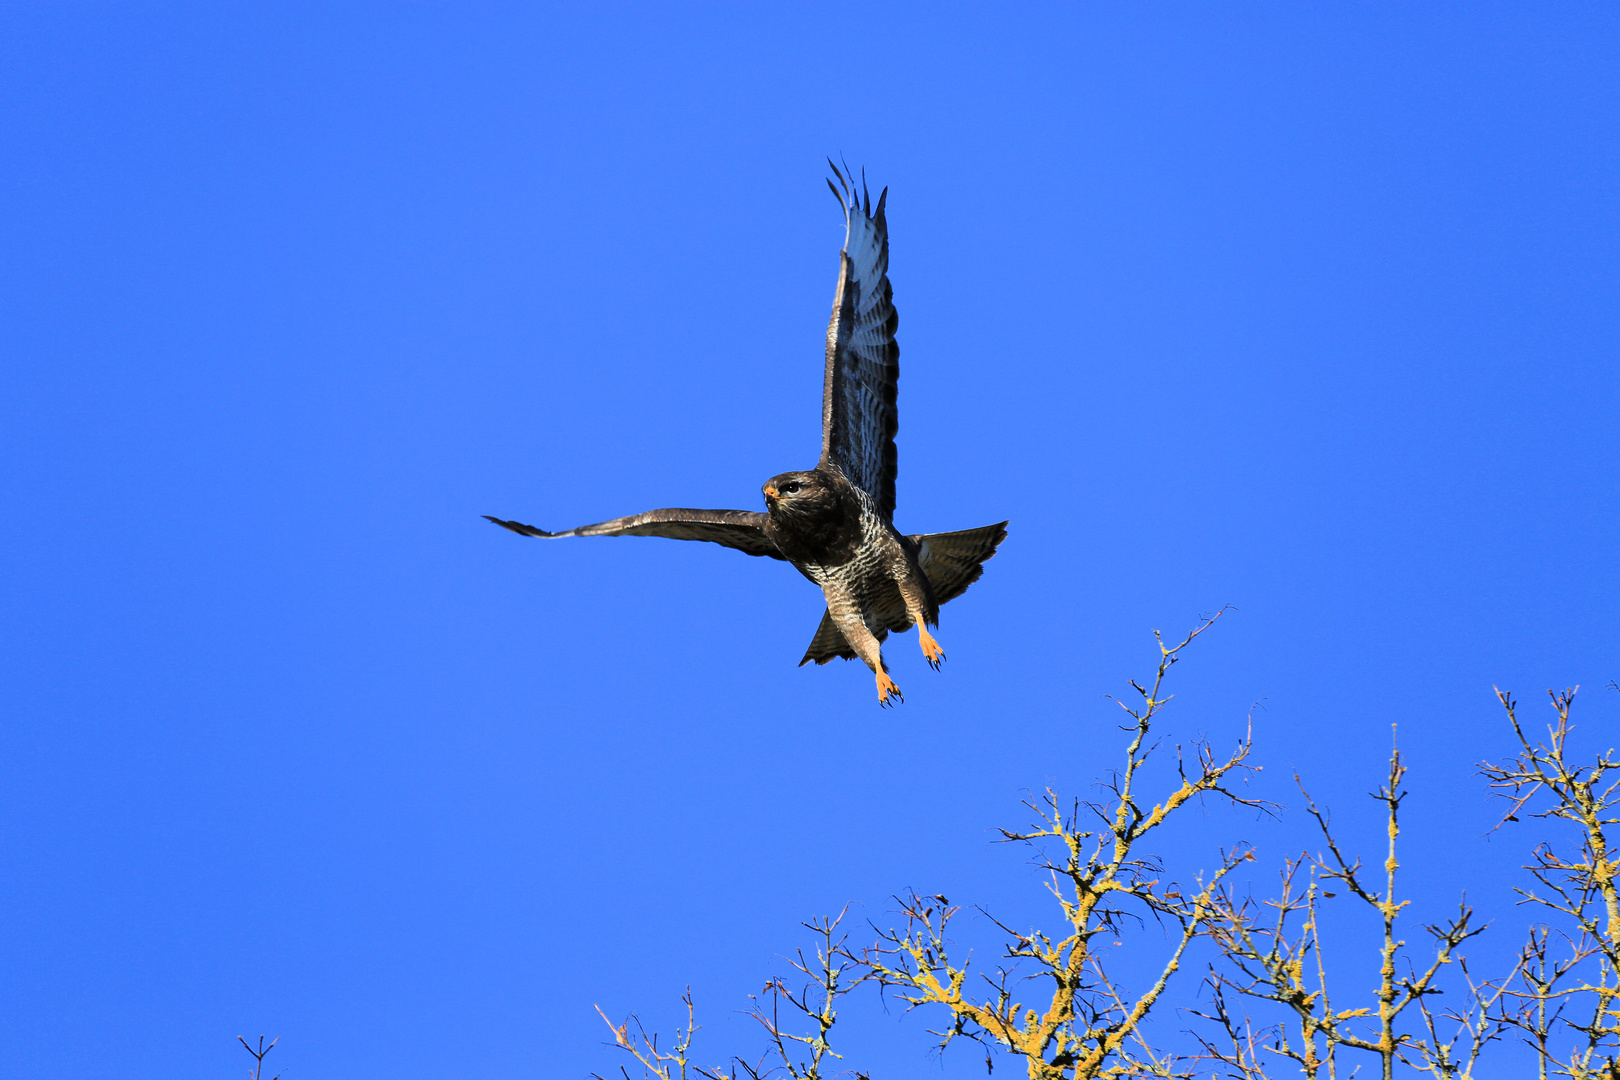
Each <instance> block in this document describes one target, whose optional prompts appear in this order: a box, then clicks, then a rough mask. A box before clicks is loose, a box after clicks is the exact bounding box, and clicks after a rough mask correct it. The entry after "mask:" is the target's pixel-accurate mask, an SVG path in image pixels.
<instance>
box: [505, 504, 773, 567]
mask: <svg viewBox="0 0 1620 1080" xmlns="http://www.w3.org/2000/svg"><path fill="white" fill-rule="evenodd" d="M484 516H485V517H486V518H489V520H490V521H493V522H494V523H495V524H497V525H499V526H501V527H502V528H506V529H511V530H512V531H513V532H515V533H517V534H518V535H519V536H538V537H541V538H543V539H546V540H555V539H557V538H559V537H563V536H663V537H667V538H669V539H671V540H706V541H708V542H709V543H711V544H721V545H723V546H725V547H728V548H736V549H737V550H738V551H741V552H744V553H745V554H748V555H764V556H767V557H769V558H772V559H780V558H782V557H783V556H782V553H781V552H780V551H778V550H777V547H776V545H775V544H773V543H771V540H770V537H768V536H766V535H765V529H764V524H765V515H764V514H757V513H755V512H753V511H752V510H685V509H680V508H671V509H667V510H648V511H647V512H646V513H645V514H632V515H630V516H629V517H622V518H614V519H613V520H612V521H603V522H599V523H597V524H595V525H581V526H580V527H579V528H577V529H567V530H564V531H563V532H546V531H545V530H544V529H537V528H535V527H534V526H533V525H525V524H523V523H522V522H521V521H502V520H501V519H500V518H498V517H490V516H489V515H488V514H485V515H484Z"/></svg>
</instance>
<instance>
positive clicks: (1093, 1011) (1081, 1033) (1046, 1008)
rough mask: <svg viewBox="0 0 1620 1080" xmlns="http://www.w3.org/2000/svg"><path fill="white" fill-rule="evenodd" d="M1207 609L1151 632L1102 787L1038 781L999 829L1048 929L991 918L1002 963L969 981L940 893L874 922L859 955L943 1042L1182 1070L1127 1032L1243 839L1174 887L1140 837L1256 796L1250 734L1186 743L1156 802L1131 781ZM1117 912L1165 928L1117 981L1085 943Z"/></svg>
mask: <svg viewBox="0 0 1620 1080" xmlns="http://www.w3.org/2000/svg"><path fill="white" fill-rule="evenodd" d="M1217 618H1218V616H1217ZM1214 621H1215V620H1214V619H1213V618H1212V619H1210V620H1207V621H1206V622H1204V623H1203V624H1202V625H1200V626H1199V627H1198V628H1197V629H1196V630H1194V631H1193V632H1192V633H1190V634H1189V635H1187V637H1186V638H1184V639H1183V640H1182V641H1181V642H1180V643H1179V644H1176V645H1167V644H1165V642H1164V641H1163V639H1162V638H1159V637H1158V635H1157V634H1156V635H1155V638H1156V639H1157V640H1158V644H1159V663H1158V669H1157V672H1156V674H1155V676H1154V678H1153V680H1152V684H1151V687H1148V688H1144V687H1143V686H1141V685H1140V684H1138V683H1135V682H1133V683H1132V684H1131V685H1132V687H1133V688H1134V689H1135V691H1136V693H1137V695H1138V697H1139V699H1140V700H1139V701H1138V702H1136V703H1135V704H1127V703H1125V702H1121V703H1120V705H1121V707H1122V708H1123V709H1124V710H1125V712H1126V714H1127V715H1128V716H1129V717H1130V719H1129V721H1128V722H1127V723H1126V724H1125V730H1126V732H1127V733H1128V734H1129V736H1130V739H1129V743H1128V746H1127V747H1126V752H1125V760H1124V764H1123V768H1122V769H1121V770H1120V771H1119V772H1118V773H1116V774H1115V775H1114V776H1113V778H1112V780H1111V781H1110V782H1109V783H1108V785H1107V787H1108V789H1109V791H1110V793H1111V798H1108V799H1106V800H1104V801H1102V802H1084V801H1075V802H1073V803H1072V804H1070V803H1065V802H1064V801H1063V800H1062V799H1061V798H1060V796H1059V795H1058V794H1057V792H1056V791H1054V790H1052V789H1051V788H1048V789H1047V790H1046V791H1045V793H1044V794H1043V795H1042V796H1041V797H1040V798H1038V799H1034V798H1032V799H1030V800H1029V801H1028V803H1027V804H1026V805H1028V807H1029V809H1030V810H1031V811H1032V812H1033V813H1034V815H1035V818H1036V821H1035V823H1034V824H1033V825H1032V826H1031V827H1029V828H1027V829H1024V830H1003V833H1002V836H1003V838H1004V839H1005V840H1007V841H1016V842H1019V843H1024V844H1028V845H1030V847H1031V848H1033V849H1034V850H1035V851H1036V852H1037V853H1038V855H1037V859H1038V862H1037V865H1039V866H1040V867H1041V868H1042V869H1044V870H1045V871H1046V872H1047V875H1048V880H1047V890H1048V891H1049V892H1050V894H1051V896H1052V897H1053V899H1054V900H1055V901H1056V903H1057V905H1058V907H1059V909H1060V910H1061V912H1062V921H1061V923H1060V924H1059V925H1060V926H1061V929H1060V930H1059V932H1057V933H1056V934H1051V935H1049V934H1048V933H1047V932H1045V931H1042V930H1040V929H1031V930H1028V931H1018V930H1015V929H1013V928H1012V927H1010V926H1006V925H1004V924H1002V923H1000V922H996V921H995V920H992V921H993V922H996V925H997V926H998V927H1000V929H1001V930H1002V931H1004V932H1005V933H1006V935H1007V941H1006V946H1005V951H1004V954H1003V957H1002V960H1003V961H1004V963H1003V964H1001V965H1000V966H998V967H997V968H996V969H994V970H993V971H989V972H986V973H984V974H983V975H982V976H979V977H977V978H975V979H972V980H970V978H969V965H970V961H969V959H968V958H967V957H960V956H958V954H957V952H956V950H955V947H954V943H953V941H952V939H951V936H950V933H949V928H950V924H951V921H952V920H953V919H954V918H955V917H956V916H957V915H958V914H959V912H960V910H961V909H960V908H959V907H956V906H952V905H951V904H949V903H948V902H947V901H946V899H945V897H943V896H924V895H919V894H915V893H913V894H910V895H908V896H905V897H902V898H898V899H899V904H900V912H899V913H900V914H901V915H902V916H904V920H905V921H904V924H903V926H901V927H900V928H898V929H890V930H883V931H880V932H879V935H878V940H877V941H876V943H875V944H874V945H873V946H872V947H871V948H870V949H868V950H867V951H866V953H865V954H864V955H863V960H864V962H865V964H866V966H867V969H868V972H869V977H870V978H873V979H875V980H876V981H877V982H878V983H880V984H881V985H882V986H883V987H884V988H885V990H886V991H887V992H891V993H893V994H895V995H896V996H897V997H899V998H900V999H901V1000H903V1001H904V1002H906V1004H907V1005H908V1006H910V1007H912V1008H924V1007H926V1008H930V1009H937V1010H939V1011H940V1012H941V1013H942V1014H943V1018H944V1020H945V1022H944V1024H943V1025H941V1026H940V1027H939V1028H938V1029H937V1030H936V1031H935V1032H934V1034H935V1035H936V1036H937V1037H938V1038H939V1040H940V1045H941V1046H942V1047H943V1046H948V1045H949V1044H950V1043H951V1042H952V1041H954V1040H955V1039H957V1038H958V1037H963V1038H968V1039H972V1040H975V1041H978V1042H981V1043H985V1044H988V1045H991V1046H999V1047H1002V1048H1004V1049H1005V1050H1007V1051H1010V1052H1011V1053H1013V1054H1016V1055H1019V1056H1021V1057H1022V1058H1023V1059H1024V1062H1025V1066H1026V1070H1027V1073H1028V1075H1029V1076H1030V1077H1031V1078H1034V1080H1069V1078H1082V1077H1125V1076H1166V1077H1168V1076H1179V1075H1187V1074H1186V1073H1184V1072H1180V1071H1177V1070H1178V1066H1177V1064H1176V1062H1175V1060H1174V1059H1173V1058H1171V1057H1169V1056H1167V1055H1161V1054H1155V1053H1153V1052H1152V1051H1151V1050H1150V1049H1148V1048H1147V1044H1146V1042H1145V1041H1143V1040H1141V1039H1140V1038H1139V1036H1140V1033H1141V1030H1142V1025H1143V1023H1144V1021H1145V1020H1146V1019H1147V1018H1148V1016H1149V1014H1150V1013H1151V1012H1152V1010H1153V1009H1154V1007H1155V1006H1156V1005H1157V1004H1159V1002H1160V999H1161V998H1162V996H1163V995H1164V992H1165V989H1166V987H1167V986H1168V985H1169V983H1170V981H1171V979H1172V978H1173V977H1174V976H1175V974H1176V973H1177V971H1178V970H1179V969H1180V967H1181V964H1182V961H1183V958H1184V956H1185V953H1186V950H1187V948H1188V946H1189V945H1190V944H1191V943H1192V941H1193V940H1194V939H1195V938H1196V937H1197V936H1198V935H1199V933H1200V932H1201V927H1202V926H1203V925H1204V924H1205V923H1206V922H1207V921H1208V920H1209V919H1210V918H1211V917H1212V915H1213V911H1214V904H1215V899H1216V897H1217V895H1218V890H1219V888H1220V883H1221V881H1222V879H1223V878H1224V877H1225V876H1226V874H1227V873H1228V872H1229V871H1230V870H1231V869H1232V868H1233V867H1234V866H1236V865H1237V864H1238V863H1240V862H1242V861H1244V860H1245V859H1249V858H1252V856H1251V855H1250V853H1249V851H1248V849H1247V848H1246V847H1243V846H1239V847H1237V848H1234V849H1233V850H1231V851H1228V852H1224V853H1222V854H1221V855H1220V857H1219V859H1218V860H1217V862H1216V865H1215V867H1214V869H1213V870H1212V871H1211V872H1209V873H1208V875H1207V876H1206V877H1195V878H1194V880H1193V882H1192V883H1191V884H1190V885H1185V886H1183V885H1178V884H1176V883H1175V882H1171V881H1168V880H1166V879H1165V876H1164V872H1163V869H1162V867H1161V866H1160V864H1159V863H1158V861H1157V860H1156V859H1154V858H1153V857H1152V855H1151V854H1149V853H1147V852H1145V851H1144V850H1143V841H1144V840H1145V839H1146V838H1147V837H1149V836H1150V834H1151V833H1152V832H1153V830H1155V829H1157V828H1158V827H1159V826H1161V825H1162V824H1163V823H1164V822H1165V821H1166V820H1167V819H1168V818H1169V817H1170V815H1172V814H1174V813H1176V812H1177V811H1178V810H1180V809H1181V808H1183V807H1185V806H1186V805H1187V804H1188V803H1190V802H1193V801H1195V800H1199V799H1202V798H1203V797H1205V796H1208V795H1215V796H1218V797H1220V798H1222V799H1224V800H1226V801H1228V802H1231V803H1234V804H1237V805H1240V806H1248V807H1262V806H1263V804H1262V803H1261V802H1260V801H1259V800H1257V799H1254V798H1251V797H1249V796H1248V795H1246V794H1244V793H1243V792H1241V791H1240V790H1238V789H1236V788H1235V787H1234V786H1233V782H1234V781H1235V780H1236V779H1237V777H1238V776H1239V775H1241V774H1242V773H1243V772H1244V771H1245V770H1246V769H1248V768H1249V767H1248V766H1246V764H1245V762H1246V759H1247V757H1248V754H1249V749H1250V737H1249V736H1248V735H1247V734H1246V735H1245V736H1244V738H1243V740H1242V741H1241V742H1239V744H1238V746H1237V747H1236V749H1234V750H1233V751H1232V752H1231V753H1230V754H1229V755H1226V756H1225V757H1220V756H1218V755H1216V754H1214V753H1213V752H1212V751H1211V750H1210V748H1209V747H1208V746H1203V745H1199V746H1195V747H1194V748H1193V750H1192V753H1191V754H1190V755H1189V757H1190V760H1188V759H1187V758H1183V759H1182V760H1181V761H1180V762H1179V764H1178V769H1177V779H1178V781H1179V782H1178V783H1176V784H1175V785H1174V786H1173V787H1172V788H1171V789H1170V790H1169V791H1168V792H1167V793H1165V794H1164V795H1163V797H1162V798H1160V799H1158V800H1157V801H1149V800H1147V799H1144V798H1143V796H1142V795H1141V793H1140V788H1141V787H1142V786H1143V783H1144V766H1145V765H1146V763H1147V762H1148V760H1149V758H1150V757H1151V755H1152V753H1153V751H1154V749H1155V744H1153V743H1151V742H1150V741H1149V737H1150V735H1151V733H1152V730H1153V725H1154V722H1155V720H1156V718H1157V717H1158V715H1159V713H1160V711H1161V710H1162V709H1163V708H1164V706H1165V704H1166V703H1167V702H1168V701H1169V700H1170V696H1169V695H1168V694H1167V693H1166V692H1165V688H1164V686H1165V676H1166V675H1167V673H1168V672H1169V670H1170V668H1171V667H1172V666H1173V665H1174V664H1175V663H1176V662H1177V660H1178V658H1179V656H1180V653H1181V651H1182V650H1183V649H1185V648H1186V647H1187V646H1188V645H1189V644H1190V643H1191V642H1192V641H1193V639H1194V638H1196V637H1197V636H1198V635H1199V634H1201V633H1202V632H1203V631H1204V630H1206V629H1208V628H1209V626H1210V625H1211V624H1212V623H1213V622H1214ZM1127 919H1136V920H1142V919H1153V920H1155V921H1157V922H1158V923H1160V924H1161V925H1163V926H1164V927H1166V928H1167V929H1168V930H1169V931H1170V933H1169V941H1168V943H1167V945H1168V949H1167V952H1166V953H1164V954H1161V956H1160V957H1159V959H1158V960H1157V961H1156V962H1155V963H1154V965H1153V966H1152V968H1150V969H1149V970H1151V971H1152V972H1153V975H1152V976H1151V978H1150V980H1149V981H1148V982H1147V984H1146V985H1145V986H1142V987H1139V988H1138V989H1135V990H1133V991H1131V992H1128V993H1127V992H1123V991H1122V990H1121V989H1120V988H1119V987H1118V986H1117V985H1116V984H1115V983H1114V982H1113V981H1111V980H1110V978H1109V977H1108V975H1107V974H1106V973H1105V971H1104V968H1103V962H1102V961H1103V957H1102V955H1101V954H1100V953H1099V951H1098V948H1097V943H1096V939H1097V938H1098V936H1099V935H1108V936H1109V937H1114V936H1117V935H1118V934H1119V933H1120V932H1121V930H1122V927H1123V925H1124V923H1125V921H1126V920H1127ZM1031 980H1033V981H1034V983H1035V986H1036V987H1037V989H1035V991H1034V995H1035V997H1034V999H1033V1000H1031V1001H1029V1002H1026V1001H1025V1000H1023V994H1024V993H1026V992H1027V991H1025V990H1024V989H1021V987H1024V986H1025V985H1026V984H1028V983H1029V982H1030V981H1031ZM1133 1047H1135V1050H1134V1051H1133Z"/></svg>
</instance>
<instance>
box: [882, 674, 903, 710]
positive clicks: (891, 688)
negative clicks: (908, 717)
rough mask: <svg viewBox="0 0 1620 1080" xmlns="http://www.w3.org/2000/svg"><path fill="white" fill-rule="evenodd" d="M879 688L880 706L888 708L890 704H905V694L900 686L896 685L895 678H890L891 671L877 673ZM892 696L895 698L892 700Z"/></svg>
mask: <svg viewBox="0 0 1620 1080" xmlns="http://www.w3.org/2000/svg"><path fill="white" fill-rule="evenodd" d="M877 688H878V704H879V705H880V706H882V707H884V708H887V707H888V706H890V705H895V704H900V705H904V704H905V702H906V697H905V695H904V694H902V693H901V692H900V688H899V687H898V686H896V685H894V680H893V679H891V678H889V673H888V672H887V671H880V672H878V673H877ZM891 698H892V699H893V700H892V701H891V700H890V699H891Z"/></svg>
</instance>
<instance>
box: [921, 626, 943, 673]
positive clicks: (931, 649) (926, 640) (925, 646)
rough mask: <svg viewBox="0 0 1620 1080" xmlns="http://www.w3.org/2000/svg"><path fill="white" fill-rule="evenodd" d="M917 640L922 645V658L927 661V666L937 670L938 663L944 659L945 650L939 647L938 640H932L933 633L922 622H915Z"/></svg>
mask: <svg viewBox="0 0 1620 1080" xmlns="http://www.w3.org/2000/svg"><path fill="white" fill-rule="evenodd" d="M917 642H918V643H919V644H920V645H922V651H923V659H924V660H927V661H928V666H929V667H931V668H933V669H934V670H935V671H938V670H939V665H940V664H942V663H944V661H945V650H944V649H941V648H940V647H939V642H937V641H935V640H934V635H932V634H930V633H929V632H928V628H927V627H926V626H924V625H922V623H918V624H917Z"/></svg>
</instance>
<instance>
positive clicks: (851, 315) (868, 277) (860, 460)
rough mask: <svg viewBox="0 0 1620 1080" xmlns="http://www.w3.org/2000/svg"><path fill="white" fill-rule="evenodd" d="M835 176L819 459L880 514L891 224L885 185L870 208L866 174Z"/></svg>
mask: <svg viewBox="0 0 1620 1080" xmlns="http://www.w3.org/2000/svg"><path fill="white" fill-rule="evenodd" d="M828 164H829V165H831V164H832V163H831V162H828ZM833 176H834V177H836V178H837V180H838V182H837V183H836V184H834V183H833V181H831V180H828V181H827V186H828V187H831V188H832V189H833V194H834V195H835V196H837V198H838V203H839V205H840V206H842V207H843V208H844V221H845V226H846V228H845V234H844V250H843V251H842V252H841V253H840V254H839V257H838V291H837V292H836V293H834V294H833V310H832V321H831V322H829V323H828V324H827V375H826V382H825V384H824V385H823V388H822V397H821V466H822V467H823V468H826V467H827V466H829V465H836V466H837V467H838V468H839V469H842V470H843V473H844V476H845V477H847V478H848V479H849V481H850V482H851V483H853V484H854V485H855V486H857V487H859V488H861V489H863V490H864V491H866V492H867V494H869V495H871V496H872V498H873V499H875V500H876V501H877V504H878V507H879V508H880V509H881V511H882V512H883V514H884V515H885V516H887V517H892V516H893V514H894V477H895V471H896V468H897V455H896V452H895V447H894V435H895V432H896V431H898V430H899V428H900V412H899V409H898V408H897V407H896V405H895V395H896V393H897V392H898V390H899V385H898V384H899V380H900V346H899V345H897V344H895V341H894V331H895V327H896V326H898V325H899V323H900V316H899V315H897V314H896V313H895V310H894V302H893V293H892V291H891V290H890V288H889V227H888V223H887V222H886V221H885V220H884V217H883V204H884V202H885V201H886V200H887V199H888V197H889V190H888V188H884V189H883V193H882V194H881V195H879V196H878V200H877V207H876V209H874V208H873V206H872V194H871V192H869V191H867V190H866V184H865V182H864V180H863V181H862V183H861V187H860V190H858V191H857V190H856V188H855V186H854V179H853V177H846V176H845V175H844V174H843V173H842V172H840V171H839V170H838V167H837V166H836V165H834V166H833Z"/></svg>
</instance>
